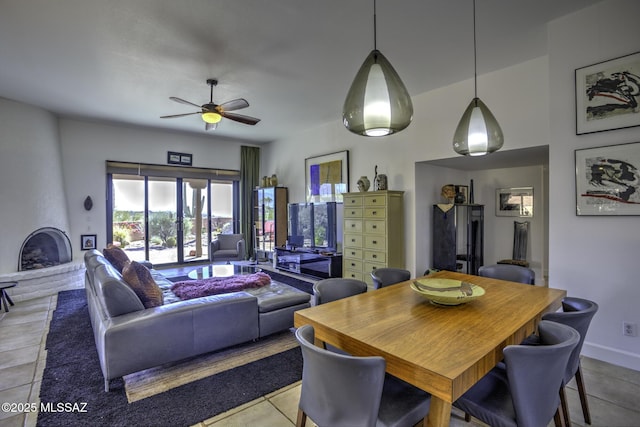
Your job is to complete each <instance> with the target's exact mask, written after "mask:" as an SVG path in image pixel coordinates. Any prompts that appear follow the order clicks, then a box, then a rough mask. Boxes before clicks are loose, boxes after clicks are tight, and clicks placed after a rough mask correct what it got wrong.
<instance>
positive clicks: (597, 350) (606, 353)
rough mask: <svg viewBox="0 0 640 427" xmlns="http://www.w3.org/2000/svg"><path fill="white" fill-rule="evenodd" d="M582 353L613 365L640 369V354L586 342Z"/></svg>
mask: <svg viewBox="0 0 640 427" xmlns="http://www.w3.org/2000/svg"><path fill="white" fill-rule="evenodd" d="M582 354H583V355H585V356H588V357H591V358H593V359H598V360H602V361H604V362H607V363H611V364H613V365H618V366H623V367H625V368H629V369H633V370H635V371H640V355H638V354H636V353H631V352H628V351H624V350H618V349H615V348H611V347H605V346H602V345H598V344H592V343H588V342H585V343H584V345H583V346H582Z"/></svg>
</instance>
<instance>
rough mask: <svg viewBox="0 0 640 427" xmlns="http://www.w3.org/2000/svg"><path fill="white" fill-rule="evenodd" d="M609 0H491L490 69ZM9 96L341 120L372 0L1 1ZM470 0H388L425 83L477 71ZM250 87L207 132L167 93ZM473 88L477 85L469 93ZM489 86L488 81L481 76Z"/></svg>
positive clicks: (383, 34) (480, 14) (409, 74)
mask: <svg viewBox="0 0 640 427" xmlns="http://www.w3.org/2000/svg"><path fill="white" fill-rule="evenodd" d="M598 1H599V0H562V1H558V0H535V1H513V0H479V1H478V3H477V43H478V73H479V74H482V73H486V72H489V71H492V70H495V69H500V68H503V67H505V66H509V65H512V64H515V63H519V62H522V61H525V60H528V59H532V58H536V57H539V56H542V55H545V54H546V49H547V33H546V23H547V22H549V21H550V20H553V19H555V18H557V17H560V16H562V15H565V14H568V13H571V12H573V11H575V10H578V9H581V8H583V7H587V6H589V5H591V4H593V3H596V2H598ZM0 10H1V11H2V13H0V40H1V42H0V59H1V60H0V97H4V98H8V99H12V100H16V101H20V102H24V103H27V104H31V105H36V106H40V107H42V108H44V109H46V110H50V111H52V112H55V113H57V114H59V115H62V116H65V117H72V118H83V119H89V120H104V121H110V122H120V123H127V124H135V125H142V126H147V127H154V128H164V129H173V130H177V131H181V132H194V133H198V134H208V135H211V136H212V137H222V138H225V139H234V140H235V139H237V140H242V141H249V142H254V143H257V144H259V143H264V142H269V141H273V140H278V139H282V138H286V137H287V136H289V135H291V134H293V133H295V132H297V131H300V130H302V129H306V128H311V127H314V126H317V125H320V124H323V123H327V122H333V121H335V120H340V117H341V113H342V104H343V102H344V97H345V95H346V93H347V91H348V88H349V86H350V84H351V81H352V79H353V77H354V76H355V74H356V72H357V70H358V68H359V67H360V65H361V64H362V62H363V61H364V59H365V57H366V56H367V54H368V53H369V51H370V50H371V49H372V48H373V2H372V1H371V0H349V1H341V0H326V1H311V0H279V1H264V0H217V1H216V0H180V1H176V0H108V1H104V0H56V1H51V0H0ZM472 10H473V9H472V2H471V0H458V1H451V0H404V1H392V0H378V2H377V47H378V49H379V50H381V51H382V53H383V54H384V55H385V56H386V57H387V58H388V59H389V61H390V62H391V63H392V64H393V65H394V67H395V69H396V71H397V72H398V74H399V75H400V77H401V78H402V79H403V81H404V83H405V85H406V86H407V89H408V90H409V93H410V94H412V95H417V94H420V93H424V92H427V91H429V90H432V89H435V88H438V87H442V86H446V85H449V84H452V83H455V82H458V81H461V80H465V79H468V78H471V77H472V76H473V30H472V22H473V12H472ZM208 78H217V79H218V80H219V84H218V86H217V87H216V88H215V89H214V93H213V96H214V101H215V102H217V103H222V102H225V101H228V100H231V99H235V98H240V97H242V98H246V99H247V100H248V101H249V103H250V106H249V107H248V108H246V109H243V110H240V111H238V113H240V114H245V115H249V116H254V117H259V118H261V119H262V121H261V122H260V123H258V124H257V125H256V126H247V125H243V124H239V123H236V122H232V121H230V120H224V119H223V121H222V122H221V123H220V125H219V126H218V129H216V130H214V131H209V132H205V131H204V123H203V122H202V120H201V119H200V118H199V116H198V115H193V116H189V117H183V118H176V119H160V118H159V117H160V116H163V115H170V114H180V113H189V112H194V111H198V109H197V108H194V107H190V106H188V105H184V104H179V103H176V102H173V101H171V100H170V99H169V97H170V96H175V97H179V98H182V99H185V100H188V101H191V102H193V103H195V104H198V105H201V104H204V103H206V102H208V101H209V87H208V86H207V84H206V80H207V79H208ZM471 95H472V94H470V96H471ZM479 95H480V96H481V97H482V90H481V88H479Z"/></svg>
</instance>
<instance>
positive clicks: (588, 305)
mask: <svg viewBox="0 0 640 427" xmlns="http://www.w3.org/2000/svg"><path fill="white" fill-rule="evenodd" d="M597 311H598V304H596V303H595V302H593V301H589V300H586V299H582V298H573V297H566V298H564V299H563V300H562V311H557V312H554V313H546V314H544V315H543V316H542V319H543V320H550V321H552V322H558V323H562V324H564V325H568V326H571V327H572V328H573V329H575V330H576V331H578V333H579V334H580V341H579V342H578V345H577V346H576V348H575V349H574V350H573V352H572V353H571V357H570V358H569V363H568V364H567V369H566V371H565V374H564V381H563V383H562V387H561V388H560V401H561V403H562V410H563V415H564V418H565V425H567V426H570V425H571V420H570V416H569V407H568V405H567V395H566V392H565V385H566V384H567V383H568V382H569V381H571V379H572V378H573V377H576V385H577V388H578V394H579V396H580V404H581V405H582V415H583V416H584V421H585V422H586V423H587V424H591V414H590V413H589V404H588V402H587V391H586V389H585V386H584V379H583V377H582V366H581V365H580V352H581V351H582V344H584V338H585V336H586V335H587V331H588V330H589V325H590V324H591V319H593V316H594V315H595V314H596V312H597Z"/></svg>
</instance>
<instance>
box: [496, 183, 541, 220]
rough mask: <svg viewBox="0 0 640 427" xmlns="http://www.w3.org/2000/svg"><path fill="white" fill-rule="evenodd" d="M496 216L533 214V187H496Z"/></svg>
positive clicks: (526, 215) (528, 215)
mask: <svg viewBox="0 0 640 427" xmlns="http://www.w3.org/2000/svg"><path fill="white" fill-rule="evenodd" d="M496 216H519V217H532V216H533V187H514V188H498V189H496Z"/></svg>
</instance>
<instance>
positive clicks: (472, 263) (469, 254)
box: [432, 204, 484, 274]
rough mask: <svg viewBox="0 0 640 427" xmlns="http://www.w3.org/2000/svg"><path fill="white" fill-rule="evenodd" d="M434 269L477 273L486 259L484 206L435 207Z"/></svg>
mask: <svg viewBox="0 0 640 427" xmlns="http://www.w3.org/2000/svg"><path fill="white" fill-rule="evenodd" d="M432 236H433V242H432V243H433V245H432V254H433V265H432V267H433V268H436V269H438V270H449V271H459V272H461V273H468V274H478V268H480V266H482V264H483V257H484V206H483V205H467V204H459V205H433V230H432Z"/></svg>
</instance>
